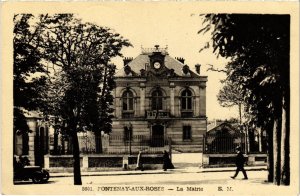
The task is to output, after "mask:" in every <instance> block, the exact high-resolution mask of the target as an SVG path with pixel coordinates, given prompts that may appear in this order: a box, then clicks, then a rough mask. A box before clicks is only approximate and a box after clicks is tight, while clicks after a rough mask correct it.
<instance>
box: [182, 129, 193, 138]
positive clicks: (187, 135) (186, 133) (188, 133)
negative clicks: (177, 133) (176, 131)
mask: <svg viewBox="0 0 300 196" xmlns="http://www.w3.org/2000/svg"><path fill="white" fill-rule="evenodd" d="M191 131H192V128H191V126H190V125H185V126H183V140H190V139H192V134H191Z"/></svg>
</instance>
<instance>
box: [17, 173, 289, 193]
mask: <svg viewBox="0 0 300 196" xmlns="http://www.w3.org/2000/svg"><path fill="white" fill-rule="evenodd" d="M233 173H234V172H233V171H231V172H207V173H203V172H199V170H190V171H188V170H185V171H178V170H177V171H167V172H165V173H163V172H160V173H158V174H153V173H144V174H130V175H114V176H109V175H102V176H83V177H82V186H74V185H73V177H52V178H50V181H49V183H47V184H32V183H28V182H27V183H24V182H22V183H21V184H20V185H18V186H15V187H14V188H17V189H19V190H20V191H22V190H24V188H26V190H28V191H29V190H30V191H32V192H33V193H36V191H41V190H47V191H46V192H45V191H43V194H45V193H47V194H58V193H57V192H59V193H61V194H63V193H68V194H101V195H102V194H115V195H118V194H120V193H122V194H123V193H124V191H125V189H127V188H128V190H126V192H127V194H128V195H133V194H135V195H142V194H143V193H145V194H146V193H147V192H146V189H147V188H148V189H149V188H150V189H153V190H152V194H153V195H158V194H167V195H174V194H176V195H189V194H194V195H195V194H200V193H201V194H204V195H207V194H208V195H212V194H214V195H215V194H217V195H218V194H219V193H221V192H222V193H229V194H230V195H231V194H233V193H235V194H241V193H242V194H247V195H250V194H255V193H257V191H259V192H260V193H264V195H276V194H280V192H281V190H283V189H285V190H286V191H289V188H290V187H282V186H280V187H279V186H275V185H273V184H270V183H266V182H264V181H265V179H266V177H267V171H248V172H247V173H248V177H249V180H242V178H243V176H242V173H240V174H239V176H238V177H237V178H236V179H234V180H233V179H231V178H230V176H231V175H233ZM22 187H23V188H22ZM136 188H137V189H136ZM220 189H221V190H222V191H221V190H220ZM71 190H72V191H73V192H70V191H71ZM121 191H122V192H121ZM143 195H144V194H143ZM283 195H285V194H283ZM281 196H282V194H281Z"/></svg>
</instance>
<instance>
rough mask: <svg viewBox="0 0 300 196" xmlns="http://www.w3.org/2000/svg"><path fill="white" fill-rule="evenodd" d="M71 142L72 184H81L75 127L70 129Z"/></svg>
mask: <svg viewBox="0 0 300 196" xmlns="http://www.w3.org/2000/svg"><path fill="white" fill-rule="evenodd" d="M71 134H72V143H73V158H74V165H73V166H74V185H82V182H81V173H80V156H79V143H78V137H77V132H76V129H74V128H73V129H72V133H71Z"/></svg>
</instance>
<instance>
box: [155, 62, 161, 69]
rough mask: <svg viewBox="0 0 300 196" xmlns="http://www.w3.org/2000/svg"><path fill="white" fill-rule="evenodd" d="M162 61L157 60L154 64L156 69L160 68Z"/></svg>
mask: <svg viewBox="0 0 300 196" xmlns="http://www.w3.org/2000/svg"><path fill="white" fill-rule="evenodd" d="M160 66H161V65H160V63H159V62H155V63H154V64H153V67H154V68H155V69H159V68H160Z"/></svg>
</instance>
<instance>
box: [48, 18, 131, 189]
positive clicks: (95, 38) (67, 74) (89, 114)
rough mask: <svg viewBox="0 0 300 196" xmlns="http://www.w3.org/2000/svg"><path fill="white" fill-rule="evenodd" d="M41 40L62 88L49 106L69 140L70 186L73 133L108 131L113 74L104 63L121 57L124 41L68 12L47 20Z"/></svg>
mask: <svg viewBox="0 0 300 196" xmlns="http://www.w3.org/2000/svg"><path fill="white" fill-rule="evenodd" d="M43 39H44V40H45V42H44V43H43V48H44V53H43V54H44V58H45V60H47V61H48V63H50V64H52V65H53V66H55V67H58V68H59V69H60V71H61V72H62V74H61V75H60V76H61V77H60V78H56V79H57V80H62V79H63V80H62V81H64V88H63V89H62V92H60V93H61V98H60V99H59V102H58V103H55V104H54V106H55V107H53V108H54V109H55V110H56V113H59V115H60V116H61V117H62V119H64V121H65V125H66V133H67V134H68V135H70V137H71V138H72V145H73V146H72V147H73V157H74V184H75V185H81V184H82V182H81V175H80V157H79V143H78V137H77V132H79V131H83V130H85V129H89V130H93V131H94V132H95V134H96V135H99V133H100V131H102V130H104V131H106V132H108V131H110V126H111V125H110V124H111V116H109V115H108V113H109V112H111V111H112V110H111V108H110V107H109V106H110V104H111V103H112V95H111V89H112V88H113V87H114V83H113V80H112V76H113V74H114V71H115V66H114V65H111V63H110V59H111V58H113V57H116V56H121V53H120V51H121V49H122V48H123V47H124V46H130V43H129V42H128V40H126V39H124V38H123V37H122V36H120V35H119V34H118V33H114V32H113V31H112V30H110V29H109V28H105V27H99V26H97V25H95V24H91V23H82V22H81V21H80V20H79V19H76V18H75V17H74V16H73V15H72V14H59V15H54V16H49V17H48V18H47V25H46V30H45V31H44V32H43ZM60 83H61V82H56V84H60ZM50 84H51V83H50ZM52 84H53V83H52ZM55 89H58V88H57V87H55ZM98 146H99V145H98ZM100 150H101V149H100Z"/></svg>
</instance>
